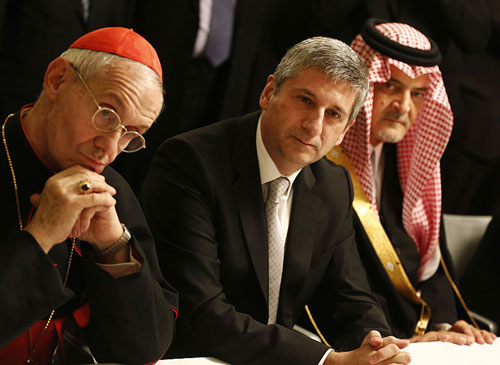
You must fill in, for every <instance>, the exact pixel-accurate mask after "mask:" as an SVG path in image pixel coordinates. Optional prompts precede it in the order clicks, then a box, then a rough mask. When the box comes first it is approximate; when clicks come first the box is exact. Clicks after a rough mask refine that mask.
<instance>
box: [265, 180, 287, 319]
mask: <svg viewBox="0 0 500 365" xmlns="http://www.w3.org/2000/svg"><path fill="white" fill-rule="evenodd" d="M289 185H290V182H289V181H288V179H287V178H286V177H279V178H277V179H276V180H273V181H271V182H270V183H269V184H268V191H267V201H266V218H267V240H268V253H269V319H268V323H276V315H277V313H278V303H279V297H280V286H281V275H282V273H283V259H284V256H285V238H286V235H283V234H282V233H281V224H280V220H279V216H278V207H279V202H280V199H281V197H283V195H284V194H285V191H286V189H288V186H289Z"/></svg>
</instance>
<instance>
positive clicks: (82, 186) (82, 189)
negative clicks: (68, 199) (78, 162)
mask: <svg viewBox="0 0 500 365" xmlns="http://www.w3.org/2000/svg"><path fill="white" fill-rule="evenodd" d="M90 189H92V185H90V182H88V181H87V180H82V181H80V182H79V183H78V192H79V193H80V194H88V193H90Z"/></svg>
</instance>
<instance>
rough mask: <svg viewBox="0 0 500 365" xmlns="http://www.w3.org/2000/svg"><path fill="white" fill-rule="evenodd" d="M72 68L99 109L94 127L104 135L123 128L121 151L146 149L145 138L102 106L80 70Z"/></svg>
mask: <svg viewBox="0 0 500 365" xmlns="http://www.w3.org/2000/svg"><path fill="white" fill-rule="evenodd" d="M71 67H72V68H73V70H75V72H76V74H77V75H78V78H79V79H80V81H81V82H82V84H83V86H85V89H87V92H88V93H89V95H90V98H91V99H92V101H93V102H94V104H95V106H96V107H97V110H96V111H95V113H94V115H92V126H93V127H94V128H95V129H96V130H98V131H99V132H103V133H110V132H114V131H116V130H117V129H119V128H121V135H120V138H119V139H118V148H119V149H120V151H123V152H127V153H132V152H137V151H139V150H140V149H142V148H146V141H145V139H144V137H143V136H142V135H141V134H140V133H138V132H136V131H129V130H128V129H127V128H126V127H125V126H123V125H122V121H121V118H120V116H119V115H118V114H117V113H116V112H115V111H114V110H113V109H111V108H108V107H105V106H100V105H99V103H98V102H97V100H96V98H95V97H94V94H92V91H90V88H89V87H88V85H87V83H86V82H85V80H84V79H83V77H82V74H81V73H80V71H79V70H78V68H76V67H75V66H74V65H71Z"/></svg>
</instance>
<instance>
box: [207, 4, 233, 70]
mask: <svg viewBox="0 0 500 365" xmlns="http://www.w3.org/2000/svg"><path fill="white" fill-rule="evenodd" d="M233 22H234V11H233V0H213V5H212V17H211V20H210V32H209V34H208V39H207V45H206V48H205V55H206V57H207V58H208V59H209V60H210V62H211V63H212V66H214V67H217V66H219V65H220V64H222V63H223V62H224V61H225V60H227V59H228V58H229V54H230V52H231V38H232V35H233Z"/></svg>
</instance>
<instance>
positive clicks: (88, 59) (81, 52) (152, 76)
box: [61, 48, 163, 94]
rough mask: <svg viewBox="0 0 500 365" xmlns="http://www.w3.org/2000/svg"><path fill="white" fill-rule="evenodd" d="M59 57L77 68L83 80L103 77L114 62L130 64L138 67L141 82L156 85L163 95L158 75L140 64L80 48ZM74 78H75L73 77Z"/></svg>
mask: <svg viewBox="0 0 500 365" xmlns="http://www.w3.org/2000/svg"><path fill="white" fill-rule="evenodd" d="M61 57H63V58H65V59H66V60H68V61H69V62H70V63H71V64H72V65H73V66H75V67H76V68H78V71H80V73H81V74H82V77H83V78H84V79H85V80H90V79H92V78H99V77H103V76H105V75H106V73H107V72H108V71H109V70H110V69H111V68H112V67H113V65H114V64H115V63H116V62H130V63H133V64H136V65H139V68H138V70H139V71H137V72H138V76H139V78H140V80H141V82H144V83H146V84H148V85H158V87H159V90H161V92H162V94H163V85H162V82H161V79H160V77H159V76H158V74H157V73H156V72H154V71H153V70H152V69H151V68H149V67H148V66H146V65H144V64H142V63H140V62H136V61H133V60H130V59H128V58H125V57H121V56H118V55H115V54H112V53H107V52H98V51H93V50H89V49H80V48H69V49H67V50H66V51H64V52H63V53H62V54H61ZM75 77H77V76H76V75H75Z"/></svg>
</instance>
